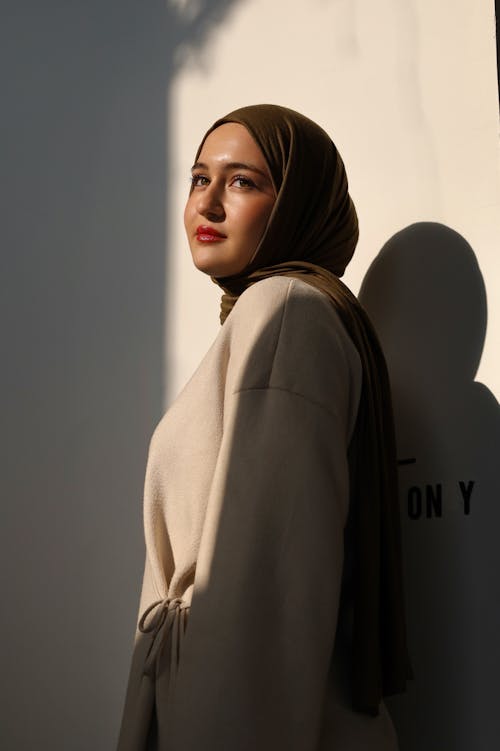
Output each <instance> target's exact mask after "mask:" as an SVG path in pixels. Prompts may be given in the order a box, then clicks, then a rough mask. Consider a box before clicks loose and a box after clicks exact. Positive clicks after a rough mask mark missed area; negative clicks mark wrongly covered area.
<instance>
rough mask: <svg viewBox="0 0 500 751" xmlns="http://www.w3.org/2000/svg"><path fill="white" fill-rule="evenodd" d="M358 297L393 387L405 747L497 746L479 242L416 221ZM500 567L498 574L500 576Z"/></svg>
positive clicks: (399, 712) (386, 251)
mask: <svg viewBox="0 0 500 751" xmlns="http://www.w3.org/2000/svg"><path fill="white" fill-rule="evenodd" d="M359 298H360V300H361V302H362V303H363V305H364V306H365V308H366V309H367V311H368V313H369V315H370V317H371V318H372V320H373V323H374V325H375V327H376V329H377V331H378V333H379V336H380V338H381V341H382V345H383V348H384V351H385V354H386V357H387V362H388V366H389V372H390V376H391V383H392V389H393V399H394V411H395V420H396V433H397V442H398V457H399V461H400V472H399V476H400V497H401V512H402V527H403V543H404V557H405V566H406V592H407V603H408V621H409V637H410V649H411V655H412V661H413V667H414V670H415V681H414V682H413V684H412V686H411V688H410V692H409V694H408V695H407V696H405V697H404V698H397V699H394V700H393V701H391V709H392V712H393V715H394V718H395V722H396V724H397V726H398V730H399V735H400V740H401V748H402V751H423V750H424V749H426V750H429V751H434V749H436V750H437V749H447V750H449V751H462V749H463V750H464V751H466V750H467V751H470V749H471V748H474V749H477V751H489V750H490V749H491V748H494V747H495V746H496V744H497V742H498V729H497V712H498V710H497V700H498V674H499V672H500V647H499V639H498V631H499V626H500V602H499V600H498V597H497V596H496V595H495V593H494V591H493V587H496V585H493V583H492V572H497V571H499V570H500V546H499V545H498V529H499V527H500V503H499V500H500V482H499V469H498V447H499V446H500V411H499V407H498V403H497V401H496V399H495V398H494V396H493V394H492V393H491V392H490V391H489V390H488V388H487V387H486V386H485V385H483V384H481V383H478V382H477V381H475V380H474V377H475V374H476V371H477V368H478V365H479V361H480V358H481V352H482V348H483V343H484V336H485V331H486V318H487V316H486V296H485V288H484V283H483V279H482V276H481V272H480V270H479V267H478V264H477V261H476V257H475V255H474V252H473V250H472V248H471V247H470V245H469V244H468V243H467V242H466V240H465V239H464V238H463V237H462V236H461V235H459V234H458V233H457V232H455V231H453V230H452V229H450V228H449V227H446V226H444V225H442V224H435V223H430V222H422V223H418V224H413V225H411V226H409V227H407V228H405V229H404V230H402V231H401V232H398V233H397V234H396V235H394V236H393V237H392V238H391V239H390V240H389V241H388V242H387V243H386V244H385V245H384V247H383V248H382V250H381V251H380V253H379V255H378V256H377V258H376V259H375V261H374V262H373V263H372V265H371V267H370V269H369V270H368V272H367V274H366V277H365V279H364V282H363V285H362V288H361V290H360V294H359ZM495 575H496V574H495Z"/></svg>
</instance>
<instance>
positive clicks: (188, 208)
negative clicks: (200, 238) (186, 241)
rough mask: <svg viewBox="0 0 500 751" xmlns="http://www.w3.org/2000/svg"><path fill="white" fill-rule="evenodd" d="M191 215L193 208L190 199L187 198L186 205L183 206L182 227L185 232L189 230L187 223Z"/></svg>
mask: <svg viewBox="0 0 500 751" xmlns="http://www.w3.org/2000/svg"><path fill="white" fill-rule="evenodd" d="M192 215H193V208H192V206H191V200H190V198H188V200H187V201H186V205H185V207H184V227H185V229H186V232H189V225H190V222H191V219H192Z"/></svg>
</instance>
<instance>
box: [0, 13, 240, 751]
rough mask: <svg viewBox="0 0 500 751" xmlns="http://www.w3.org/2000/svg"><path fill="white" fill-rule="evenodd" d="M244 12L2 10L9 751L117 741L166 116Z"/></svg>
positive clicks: (159, 360) (157, 340)
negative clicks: (172, 91)
mask: <svg viewBox="0 0 500 751" xmlns="http://www.w3.org/2000/svg"><path fill="white" fill-rule="evenodd" d="M236 2H237V0H211V1H207V2H201V3H191V2H184V3H183V2H181V0H178V2H173V0H170V1H169V2H166V1H165V0H154V2H151V3H148V5H147V9H145V8H144V7H143V6H142V5H141V4H140V3H138V2H137V1H136V0H108V1H107V2H104V3H103V2H101V1H100V0H87V2H76V3H75V2H72V3H39V2H35V1H34V0H31V1H30V0H27V1H26V2H22V3H8V4H7V5H8V6H9V7H8V8H5V9H4V10H3V12H2V24H1V28H0V34H1V39H0V48H1V50H2V55H3V66H2V69H3V70H4V72H6V79H7V76H8V80H6V83H5V86H4V87H3V94H2V126H3V138H4V143H5V145H6V149H5V154H4V155H3V157H2V175H3V181H2V207H3V209H4V213H3V220H2V234H3V247H4V248H5V250H6V253H5V259H4V262H5V266H6V267H7V268H6V269H5V271H4V275H3V278H4V280H5V281H6V282H7V283H6V285H5V287H6V289H5V291H4V294H3V300H4V304H5V305H6V308H7V309H8V310H9V311H12V313H11V314H9V316H4V317H3V319H2V322H3V323H4V331H3V333H2V343H3V347H4V352H5V357H4V363H3V367H2V391H3V395H4V397H6V398H5V399H4V402H5V408H4V412H3V416H2V426H3V434H4V436H5V445H4V446H3V456H4V458H6V457H8V461H6V462H5V466H4V468H3V470H2V480H3V497H4V499H8V503H7V502H6V504H5V509H4V516H3V519H2V542H1V545H0V549H1V553H2V563H1V568H2V571H3V573H4V577H5V581H4V584H3V587H2V591H3V613H4V617H3V623H2V644H3V645H8V651H7V653H6V654H5V659H4V661H3V663H2V676H3V689H2V695H1V697H0V703H1V707H2V710H1V713H2V717H1V719H0V725H1V727H2V747H4V748H8V749H16V751H25V750H27V749H33V748H37V749H40V751H44V750H45V749H71V751H80V749H81V751H87V750H88V749H94V750H95V751H101V749H102V751H105V750H106V751H107V750H108V749H110V748H113V746H114V743H115V740H116V734H117V729H118V723H119V717H120V711H121V706H122V701H123V696H124V692H125V685H126V676H127V673H128V668H129V657H130V652H131V647H132V639H133V633H134V628H135V619H136V615H137V609H138V596H139V586H140V579H141V575H142V566H143V562H144V553H143V543H142V510H141V498H142V487H143V481H144V471H145V465H146V451H147V444H148V440H149V437H150V435H151V432H152V428H153V426H154V424H155V423H156V422H157V421H158V419H159V417H160V416H161V411H162V403H163V389H164V384H165V380H166V379H165V376H164V374H163V362H164V347H165V342H164V316H165V278H166V269H165V226H166V221H167V220H168V217H167V220H166V217H165V208H166V206H168V202H169V196H168V186H167V185H166V184H165V173H166V169H167V170H168V154H166V152H165V144H166V143H167V141H168V128H169V121H168V110H167V111H166V109H165V98H166V96H167V97H168V91H169V87H170V85H171V81H172V77H173V76H174V74H175V70H176V66H178V65H179V64H181V61H182V59H181V58H179V51H180V50H181V51H183V53H186V52H189V50H190V49H191V48H193V47H194V48H195V49H197V50H198V49H199V47H200V46H201V45H202V44H204V43H205V42H206V40H207V38H208V34H209V32H210V30H211V29H212V28H213V27H214V25H217V24H220V23H221V22H222V21H223V19H224V17H225V14H226V12H227V11H228V10H229V8H231V7H232V6H234V5H236ZM7 318H8V321H7ZM21 613H22V617H20V614H21ZM27 685H29V686H30V690H29V691H27V690H26V688H27ZM26 718H29V722H26V721H25V720H26ZM89 718H92V720H91V721H90V722H89Z"/></svg>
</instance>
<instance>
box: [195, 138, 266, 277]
mask: <svg viewBox="0 0 500 751" xmlns="http://www.w3.org/2000/svg"><path fill="white" fill-rule="evenodd" d="M192 184H193V189H192V192H191V194H190V196H189V198H188V200H187V204H186V209H185V211H184V226H185V227H186V232H187V236H188V241H189V246H190V248H191V254H192V256H193V262H194V265H195V266H196V267H197V268H198V269H199V270H200V271H203V272H204V273H205V274H209V275H210V276H215V277H225V276H233V275H235V274H239V273H240V272H241V271H243V270H244V269H245V267H246V266H247V265H248V263H249V262H250V260H251V259H252V257H253V255H254V253H255V250H256V248H257V246H258V244H259V242H260V239H261V237H262V235H263V234H264V230H265V229H266V226H267V222H268V219H269V216H270V214H271V211H272V208H273V206H274V203H275V201H276V193H275V191H274V188H273V184H272V181H271V175H270V173H269V169H268V167H267V164H266V161H265V159H264V156H263V154H262V152H261V150H260V149H259V147H258V146H257V144H256V143H255V141H254V140H253V138H252V137H251V135H250V133H249V132H248V131H247V129H246V128H245V127H244V126H243V125H240V124H239V123H224V125H220V126H219V127H218V128H216V129H215V130H214V131H212V133H210V135H209V136H208V137H207V138H206V140H205V143H204V144H203V148H202V150H201V153H200V155H199V158H198V162H197V163H196V164H195V165H194V166H193V168H192Z"/></svg>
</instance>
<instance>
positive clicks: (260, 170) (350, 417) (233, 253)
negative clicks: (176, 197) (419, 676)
mask: <svg viewBox="0 0 500 751" xmlns="http://www.w3.org/2000/svg"><path fill="white" fill-rule="evenodd" d="M185 225H186V231H187V235H188V240H189V245H190V248H191V253H192V257H193V261H194V264H195V266H196V267H197V268H198V269H200V270H201V271H202V272H204V273H206V274H208V275H210V276H211V277H212V278H213V280H214V281H215V282H216V283H217V284H219V286H220V287H221V288H222V290H223V291H224V295H223V297H222V306H221V322H222V324H223V325H222V328H221V330H220V333H219V335H218V337H217V339H216V340H215V342H214V344H213V345H212V347H211V349H210V350H209V351H208V353H207V355H206V356H205V358H204V359H203V361H202V363H201V364H200V366H199V368H198V370H197V371H196V372H195V374H194V375H193V377H192V378H191V380H190V381H189V383H188V384H187V386H186V387H185V389H184V390H183V392H182V393H181V394H180V396H179V397H178V398H177V400H176V401H175V402H174V404H173V405H172V407H171V408H170V409H169V411H168V412H167V414H166V415H164V417H163V418H162V420H161V421H160V423H159V424H158V426H157V428H156V430H155V432H154V434H153V437H152V440H151V444H150V451H149V457H148V466H147V473H146V481H145V535H146V550H147V554H146V566H145V575H144V585H143V591H142V598H141V605H140V620H139V624H138V630H137V639H136V645H135V650H134V656H133V662H132V668H131V674H130V679H129V687H128V691H127V699H126V704H125V710H124V716H123V722H122V729H121V734H120V741H119V751H138V750H139V749H145V748H148V749H169V751H200V750H201V749H208V750H209V751H212V750H213V751H215V750H217V751H226V750H227V751H246V750H247V749H248V751H250V749H252V751H255V750H256V749H258V750H259V751H267V750H268V749H269V750H270V749H273V750H274V749H283V750H285V749H286V751H294V750H296V751H306V750H307V751H313V750H314V751H317V750H321V751H323V750H326V749H328V750H329V751H334V750H337V749H356V750H357V749H364V748H367V749H368V748H370V749H381V750H384V751H385V750H392V749H395V748H396V747H397V743H396V739H395V734H394V730H393V727H392V724H391V721H390V719H389V717H388V715H387V712H386V710H385V706H384V704H383V701H382V695H383V694H388V693H394V692H397V691H401V690H404V685H405V679H406V677H407V673H408V662H407V655H406V642H405V629H404V618H403V596H402V589H401V569H400V550H399V526H398V525H399V520H398V509H397V496H396V479H395V473H396V461H395V454H394V438H393V429H392V417H391V409H390V397H389V393H388V386H387V374H386V370H385V363H384V360H383V356H382V354H381V352H380V349H379V346H378V343H377V340H376V337H375V335H374V333H373V330H372V328H371V326H370V324H369V322H368V320H367V319H366V316H365V314H364V313H363V311H362V309H361V308H360V306H359V304H358V303H357V302H356V300H355V298H354V297H353V296H352V295H351V293H350V292H349V291H348V290H347V288H346V287H345V286H344V285H343V284H342V283H341V282H340V281H339V279H338V277H339V276H341V275H342V273H343V272H344V269H345V266H346V264H347V263H348V261H349V259H350V258H351V256H352V253H353V252H354V248H355V245H356V242H357V238H358V225H357V218H356V212H355V210H354V206H353V204H352V201H351V199H350V197H349V194H348V190H347V178H346V174H345V169H344V165H343V163H342V160H341V159H340V156H339V154H338V152H337V150H336V148H335V146H334V144H333V143H332V141H331V140H330V138H329V137H328V136H327V134H326V133H325V132H324V131H323V130H322V129H321V128H319V127H318V126H317V125H316V124H314V123H313V122H311V121H310V120H308V119H307V118H305V117H303V116H302V115H300V114H298V113H296V112H293V111H292V110H289V109H286V108H283V107H277V106H274V105H257V106H252V107H245V108H242V109H240V110H237V111H235V112H232V113H230V114H229V115H227V116H226V117H225V118H222V119H221V120H218V121H217V122H216V123H215V124H214V125H213V126H212V127H211V128H210V130H209V131H208V133H207V134H206V135H205V137H204V139H203V141H202V143H201V145H200V148H199V149H198V153H197V155H196V160H195V165H194V167H193V175H192V187H191V191H190V195H189V198H188V201H187V205H186V211H185Z"/></svg>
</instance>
